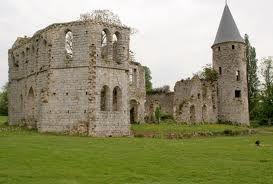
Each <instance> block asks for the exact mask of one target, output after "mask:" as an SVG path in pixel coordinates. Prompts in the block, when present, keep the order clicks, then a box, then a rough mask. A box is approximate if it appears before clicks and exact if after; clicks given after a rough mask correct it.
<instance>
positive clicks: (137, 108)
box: [127, 62, 146, 123]
mask: <svg viewBox="0 0 273 184" xmlns="http://www.w3.org/2000/svg"><path fill="white" fill-rule="evenodd" d="M127 75H128V77H129V109H128V111H129V116H130V122H131V123H136V122H138V123H139V122H140V123H143V122H144V115H145V101H146V89H145V71H144V68H143V67H142V66H141V65H140V64H139V63H135V62H131V63H130V66H129V73H128V74H127Z"/></svg>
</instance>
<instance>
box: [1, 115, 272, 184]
mask: <svg viewBox="0 0 273 184" xmlns="http://www.w3.org/2000/svg"><path fill="white" fill-rule="evenodd" d="M0 120H1V121H2V117H1V119H0ZM235 128H237V127H235ZM0 129H1V130H2V131H0V183H1V184H2V183H3V184H6V183H8V184H9V183H11V184H17V183H18V184H19V183H20V184H21V183H24V184H51V183H53V184H84V183H96V184H97V183H105V184H109V183H111V184H123V183H128V184H129V183H139V184H161V183H164V184H175V183H179V184H181V183H182V184H184V183H185V184H196V183H200V184H214V183H215V184H230V183H234V184H237V183H238V184H239V183H248V184H249V183H250V184H252V183H253V184H272V181H273V175H272V171H273V134H269V133H268V132H266V133H264V134H256V135H252V136H237V137H217V138H215V137H214V138H192V139H183V140H168V139H147V138H90V137H77V136H54V135H48V134H39V133H36V132H35V131H27V130H23V129H18V128H10V129H7V128H6V127H5V126H4V125H1V126H0ZM263 131H266V129H263ZM269 132H270V131H269ZM257 139H259V140H260V141H261V143H262V145H261V147H256V146H255V145H254V142H255V141H256V140H257Z"/></svg>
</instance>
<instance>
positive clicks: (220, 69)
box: [219, 67, 222, 75]
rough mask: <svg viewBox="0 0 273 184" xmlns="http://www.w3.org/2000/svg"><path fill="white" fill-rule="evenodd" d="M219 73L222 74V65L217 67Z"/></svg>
mask: <svg viewBox="0 0 273 184" xmlns="http://www.w3.org/2000/svg"><path fill="white" fill-rule="evenodd" d="M219 75H222V67H219Z"/></svg>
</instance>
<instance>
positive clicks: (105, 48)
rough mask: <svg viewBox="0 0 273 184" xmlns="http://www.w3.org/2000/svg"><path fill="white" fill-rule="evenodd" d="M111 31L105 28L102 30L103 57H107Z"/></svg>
mask: <svg viewBox="0 0 273 184" xmlns="http://www.w3.org/2000/svg"><path fill="white" fill-rule="evenodd" d="M109 33H110V32H109V31H108V30H107V29H104V30H103V31H102V32H101V58H102V59H107V55H108V37H109Z"/></svg>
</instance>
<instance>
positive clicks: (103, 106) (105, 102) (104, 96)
mask: <svg viewBox="0 0 273 184" xmlns="http://www.w3.org/2000/svg"><path fill="white" fill-rule="evenodd" d="M109 93H110V90H109V87H108V86H103V87H102V89H101V92H100V110H101V111H109V98H110V94H109Z"/></svg>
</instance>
